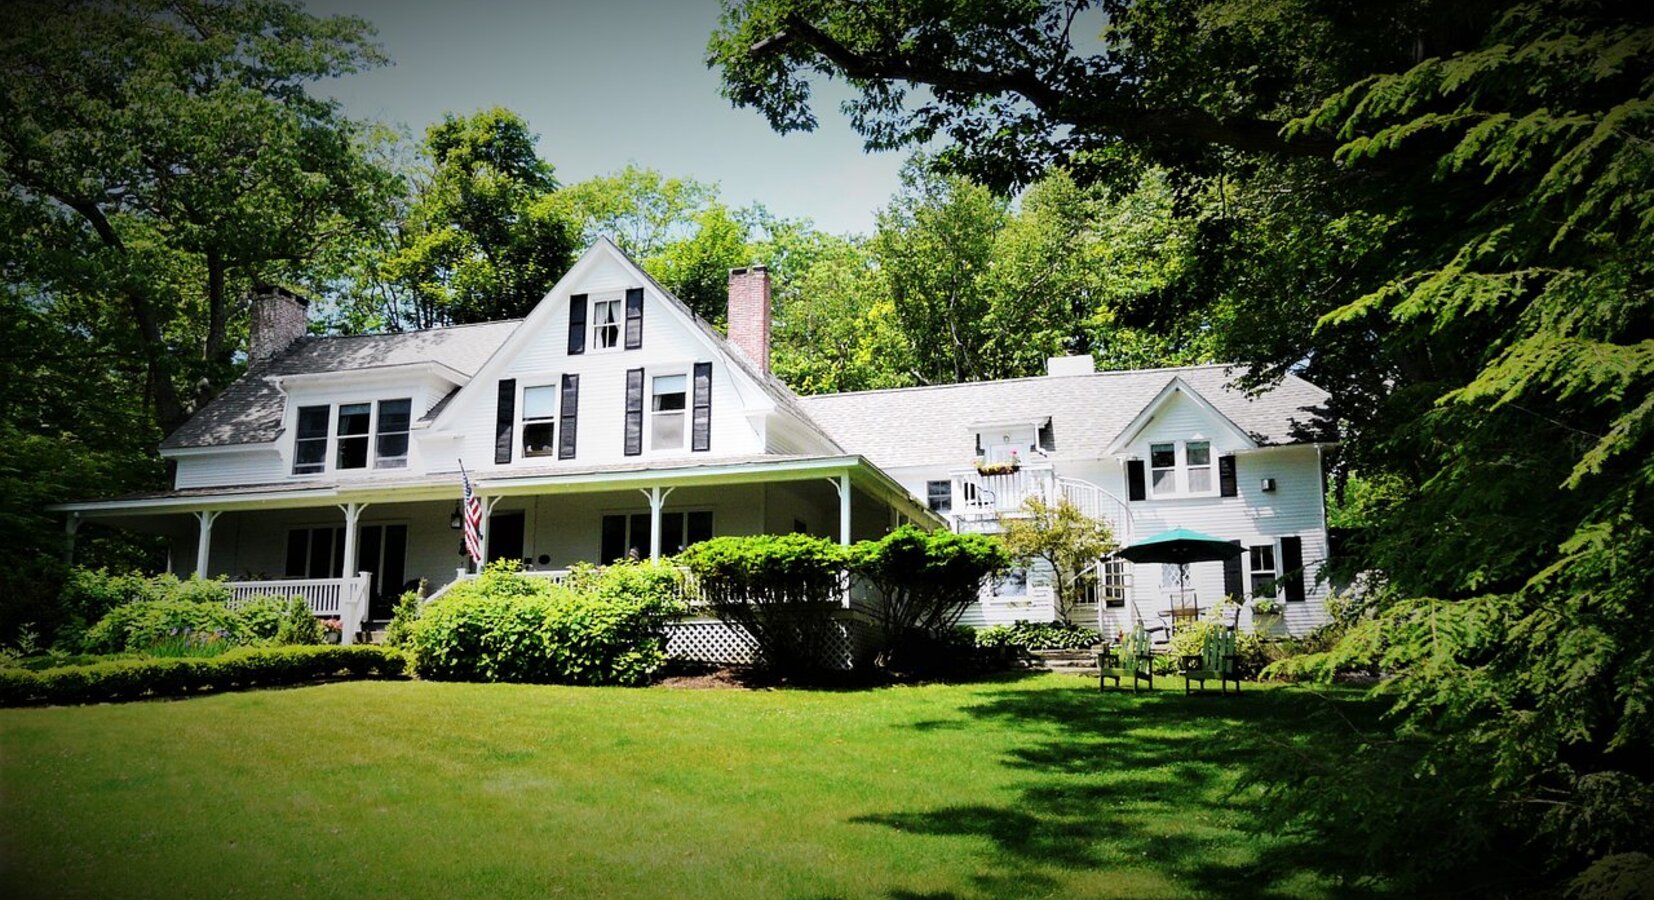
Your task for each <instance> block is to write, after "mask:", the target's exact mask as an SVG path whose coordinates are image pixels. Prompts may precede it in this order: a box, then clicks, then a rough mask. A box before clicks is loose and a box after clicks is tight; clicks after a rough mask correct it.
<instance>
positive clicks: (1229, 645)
mask: <svg viewBox="0 0 1654 900" xmlns="http://www.w3.org/2000/svg"><path fill="white" fill-rule="evenodd" d="M1197 681H1198V682H1200V689H1201V690H1203V691H1204V690H1206V682H1208V681H1216V682H1217V683H1218V691H1219V692H1220V693H1225V694H1226V693H1228V692H1229V682H1231V681H1233V682H1234V683H1235V693H1237V694H1239V693H1240V685H1241V683H1240V671H1239V668H1238V667H1237V665H1236V658H1235V629H1233V628H1214V629H1212V630H1210V631H1208V632H1206V637H1205V638H1204V639H1203V640H1202V641H1201V643H1200V654H1199V655H1198V656H1196V655H1188V656H1184V657H1183V693H1185V694H1188V693H1190V692H1191V690H1192V685H1193V684H1194V682H1197Z"/></svg>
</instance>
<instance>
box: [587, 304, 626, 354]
mask: <svg viewBox="0 0 1654 900" xmlns="http://www.w3.org/2000/svg"><path fill="white" fill-rule="evenodd" d="M625 321H626V310H625V307H624V305H623V301H622V298H620V297H615V298H614V299H612V300H611V299H603V300H594V301H592V311H591V329H592V334H591V341H590V342H589V343H588V346H590V347H591V348H592V349H593V350H619V349H620V336H621V327H622V326H623V325H624V324H625Z"/></svg>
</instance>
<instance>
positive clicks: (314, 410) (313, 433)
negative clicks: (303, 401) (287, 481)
mask: <svg viewBox="0 0 1654 900" xmlns="http://www.w3.org/2000/svg"><path fill="white" fill-rule="evenodd" d="M332 412H333V408H332V407H330V406H301V407H299V423H298V429H297V432H296V434H295V435H294V442H293V474H294V475H309V474H312V473H315V472H320V471H322V470H323V469H326V468H327V423H328V419H329V417H330V414H331V413H332Z"/></svg>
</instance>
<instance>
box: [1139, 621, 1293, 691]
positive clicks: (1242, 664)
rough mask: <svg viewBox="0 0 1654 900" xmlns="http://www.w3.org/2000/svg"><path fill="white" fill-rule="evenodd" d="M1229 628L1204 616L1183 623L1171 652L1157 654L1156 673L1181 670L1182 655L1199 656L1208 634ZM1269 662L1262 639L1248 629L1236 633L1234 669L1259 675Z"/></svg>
mask: <svg viewBox="0 0 1654 900" xmlns="http://www.w3.org/2000/svg"><path fill="white" fill-rule="evenodd" d="M1228 627H1229V626H1228V625H1227V624H1225V623H1223V622H1219V621H1215V620H1213V619H1202V620H1200V621H1198V622H1192V623H1190V624H1188V625H1183V626H1180V627H1179V628H1178V629H1177V633H1176V634H1174V635H1172V640H1171V643H1170V651H1171V652H1170V653H1167V654H1163V655H1161V656H1158V657H1156V659H1155V670H1156V672H1157V673H1161V672H1167V673H1169V672H1176V671H1178V667H1179V666H1181V665H1182V660H1183V657H1185V656H1199V655H1200V649H1201V647H1203V646H1204V645H1205V642H1206V635H1208V634H1210V633H1212V632H1214V631H1218V630H1220V629H1226V628H1228ZM1269 661H1270V655H1269V652H1268V650H1267V649H1266V645H1265V644H1264V641H1263V640H1262V639H1261V638H1259V637H1258V636H1257V635H1255V634H1253V633H1251V632H1249V631H1237V632H1235V669H1236V672H1237V673H1238V674H1239V675H1240V676H1241V677H1242V678H1256V677H1257V676H1258V673H1259V672H1262V671H1263V669H1264V667H1265V666H1267V665H1269Z"/></svg>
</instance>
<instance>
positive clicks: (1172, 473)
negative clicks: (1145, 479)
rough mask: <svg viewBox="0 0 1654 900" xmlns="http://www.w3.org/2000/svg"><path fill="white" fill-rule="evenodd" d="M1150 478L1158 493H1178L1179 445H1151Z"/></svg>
mask: <svg viewBox="0 0 1654 900" xmlns="http://www.w3.org/2000/svg"><path fill="white" fill-rule="evenodd" d="M1149 479H1150V483H1152V484H1153V485H1154V492H1155V493H1156V494H1175V493H1177V445H1176V444H1150V445H1149Z"/></svg>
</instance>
